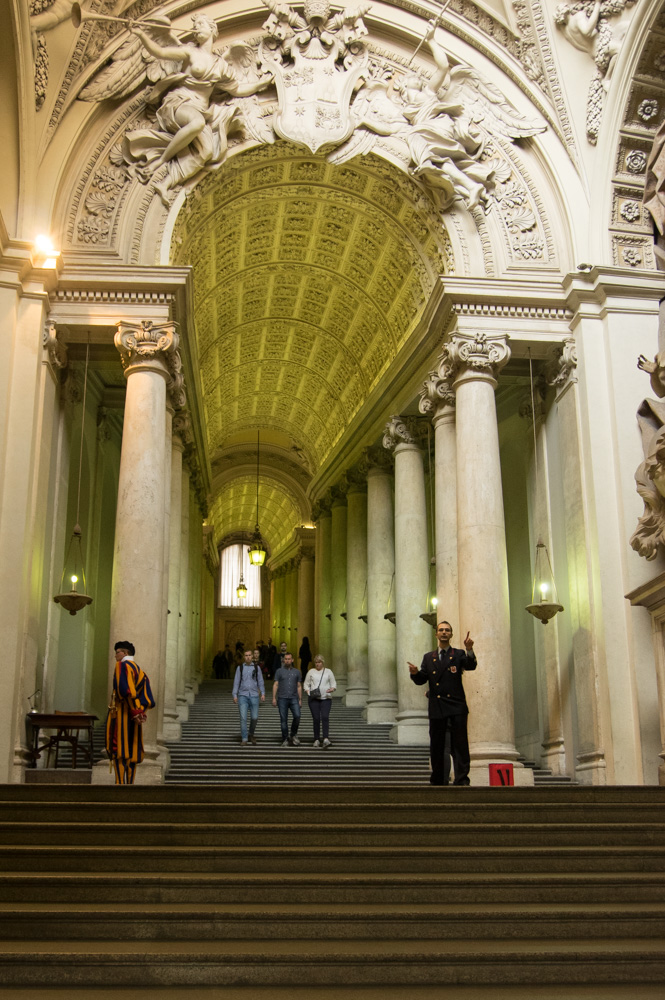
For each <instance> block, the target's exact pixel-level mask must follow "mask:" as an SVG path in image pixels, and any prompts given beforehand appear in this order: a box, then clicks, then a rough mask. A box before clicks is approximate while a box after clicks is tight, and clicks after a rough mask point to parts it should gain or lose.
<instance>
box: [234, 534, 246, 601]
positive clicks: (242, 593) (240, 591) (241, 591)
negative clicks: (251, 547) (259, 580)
mask: <svg viewBox="0 0 665 1000" xmlns="http://www.w3.org/2000/svg"><path fill="white" fill-rule="evenodd" d="M239 548H240V552H239V555H238V568H239V569H240V582H239V584H238V586H237V587H236V594H237V597H238V600H239V601H244V599H245V598H246V597H247V587H246V586H245V581H244V579H243V574H242V557H243V548H244V545H243V543H242V542H240V546H239Z"/></svg>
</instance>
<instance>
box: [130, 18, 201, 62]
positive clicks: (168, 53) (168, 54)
mask: <svg viewBox="0 0 665 1000" xmlns="http://www.w3.org/2000/svg"><path fill="white" fill-rule="evenodd" d="M129 30H130V31H131V32H133V33H134V34H135V35H138V37H139V38H140V39H141V42H142V43H143V45H144V46H145V47H146V49H147V50H148V52H149V53H150V54H151V55H153V56H155V57H156V58H157V59H169V60H171V61H172V62H180V63H188V62H189V60H190V58H191V56H190V52H189V49H188V48H187V46H186V45H181V44H180V43H178V44H177V45H159V44H158V42H156V41H155V39H154V38H151V37H150V35H146V33H145V31H142V30H141V28H139V27H138V26H137V25H136V24H131V25H130V27H129Z"/></svg>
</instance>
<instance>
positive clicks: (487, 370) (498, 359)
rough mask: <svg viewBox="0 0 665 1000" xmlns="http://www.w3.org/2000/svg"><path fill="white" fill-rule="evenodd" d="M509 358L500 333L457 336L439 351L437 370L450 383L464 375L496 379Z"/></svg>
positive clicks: (506, 343) (505, 342)
mask: <svg viewBox="0 0 665 1000" xmlns="http://www.w3.org/2000/svg"><path fill="white" fill-rule="evenodd" d="M509 359H510V348H509V347H508V337H507V336H505V335H504V334H500V333H475V334H469V333H458V334H455V336H454V337H452V338H451V340H450V341H449V343H447V344H446V345H445V347H444V348H443V357H442V361H441V366H440V369H439V370H441V367H442V368H443V369H444V372H445V373H446V375H448V377H449V378H450V379H451V380H454V379H458V378H460V377H461V376H464V375H468V374H471V373H473V374H475V375H481V376H482V375H484V376H486V378H488V379H492V380H496V378H497V377H498V374H499V372H500V371H501V369H502V368H503V366H504V365H505V364H507V362H508V361H509Z"/></svg>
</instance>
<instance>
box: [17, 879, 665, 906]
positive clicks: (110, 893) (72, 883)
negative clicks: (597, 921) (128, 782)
mask: <svg viewBox="0 0 665 1000" xmlns="http://www.w3.org/2000/svg"><path fill="white" fill-rule="evenodd" d="M664 893H665V875H663V874H660V873H659V874H655V875H654V874H651V873H649V874H645V873H641V872H635V873H631V874H628V875H622V876H620V877H619V876H617V875H616V874H615V873H612V872H609V873H604V872H599V873H595V874H585V875H582V874H529V873H525V874H506V875H500V874H493V873H471V874H456V873H455V872H448V873H445V874H439V873H436V874H434V875H423V874H422V873H419V874H415V873H403V872H400V871H396V872H389V873H383V874H375V875H369V874H351V873H347V872H346V871H344V870H340V871H337V872H332V873H328V872H326V873H325V874H320V875H303V874H297V873H289V874H284V873H281V872H275V871H274V870H273V871H272V872H260V873H254V872H252V873H251V874H249V873H239V874H219V873H214V874H210V873H209V874H206V875H194V874H168V875H167V874H163V873H154V874H152V873H150V874H147V873H141V874H140V875H138V874H136V873H135V872H134V871H123V870H121V871H119V872H116V873H114V874H110V875H101V874H93V873H91V874H79V873H67V874H65V873H58V874H53V875H50V874H43V873H40V874H34V875H33V874H28V873H14V874H2V875H0V901H2V902H5V903H9V902H41V903H60V902H65V903H86V902H90V900H91V899H95V900H100V901H103V902H105V903H122V902H124V903H125V905H128V904H127V900H128V899H131V900H136V901H137V902H138V901H139V900H140V902H141V903H192V902H194V903H199V902H202V903H203V902H205V903H212V904H215V903H219V901H220V900H223V901H224V902H225V903H243V902H246V900H247V899H248V898H252V894H255V895H256V894H258V897H259V898H260V899H261V900H262V901H263V902H265V903H276V904H283V905H289V904H291V903H292V904H293V905H295V904H300V903H317V902H320V901H321V900H323V899H325V900H326V902H329V903H345V902H346V903H353V904H356V903H363V902H367V900H368V899H371V900H372V902H374V903H389V904H392V903H409V904H413V905H417V904H419V903H438V902H440V901H441V899H446V901H447V902H449V903H451V904H452V903H476V902H482V901H485V902H488V903H490V902H491V903H494V902H504V903H521V902H527V903H547V902H552V903H571V902H579V901H584V902H585V903H608V902H612V901H615V902H618V901H621V902H625V903H643V902H656V903H658V902H662V901H663V899H664V898H665V896H664ZM128 908H129V907H128Z"/></svg>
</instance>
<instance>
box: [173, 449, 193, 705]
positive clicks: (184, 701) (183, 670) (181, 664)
mask: <svg viewBox="0 0 665 1000" xmlns="http://www.w3.org/2000/svg"><path fill="white" fill-rule="evenodd" d="M180 495H181V509H180V513H181V517H180V608H179V611H178V680H177V687H176V703H177V706H178V718H179V719H180V722H187V720H188V718H189V704H190V703H189V701H188V697H187V657H188V652H189V647H188V644H187V635H188V630H187V623H188V621H189V466H188V465H187V462H186V461H183V462H182V486H181V489H180Z"/></svg>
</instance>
